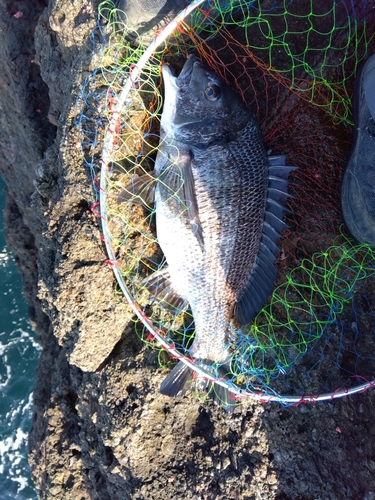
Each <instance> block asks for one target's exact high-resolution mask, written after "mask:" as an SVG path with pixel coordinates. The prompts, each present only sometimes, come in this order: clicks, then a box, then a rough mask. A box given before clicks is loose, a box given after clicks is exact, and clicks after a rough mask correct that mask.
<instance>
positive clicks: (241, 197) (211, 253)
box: [155, 56, 291, 406]
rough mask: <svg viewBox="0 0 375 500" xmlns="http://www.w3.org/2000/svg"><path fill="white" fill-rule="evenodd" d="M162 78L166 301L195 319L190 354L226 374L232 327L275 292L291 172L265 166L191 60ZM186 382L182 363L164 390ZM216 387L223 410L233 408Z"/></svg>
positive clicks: (250, 129)
mask: <svg viewBox="0 0 375 500" xmlns="http://www.w3.org/2000/svg"><path fill="white" fill-rule="evenodd" d="M163 80H164V89H165V90H164V95H165V100H164V108H163V114H162V118H161V141H160V145H159V151H158V155H157V159H156V165H155V177H156V179H157V183H156V189H155V208H156V227H157V237H158V241H159V244H160V246H161V248H162V250H163V252H164V255H165V258H166V261H167V264H168V272H169V274H168V280H169V281H170V283H171V286H172V287H173V293H175V294H176V295H177V296H179V297H181V298H182V299H183V300H184V301H186V302H188V303H189V305H190V308H191V311H192V314H193V317H194V324H195V338H194V342H193V344H192V346H191V356H192V357H194V358H197V359H199V360H200V361H201V362H202V364H203V365H205V366H210V365H222V366H224V371H227V370H228V369H229V367H228V366H227V365H226V363H227V362H228V360H229V358H230V354H229V351H228V340H229V339H228V335H229V332H230V323H231V321H232V320H233V319H236V320H237V322H238V323H239V324H245V323H248V322H250V321H251V319H252V317H253V316H254V314H255V313H256V312H257V311H258V310H259V309H260V308H261V307H262V306H263V304H264V303H265V302H266V300H267V299H268V297H269V295H270V294H271V292H272V288H273V286H274V280H275V274H276V271H275V266H274V262H275V260H276V255H277V253H278V247H277V239H278V237H279V236H280V231H281V230H282V228H283V227H284V225H285V224H284V223H283V222H282V217H283V215H284V213H285V208H284V202H285V200H286V198H287V196H288V195H287V176H288V173H289V171H290V169H291V168H290V167H285V166H283V165H280V166H270V165H269V159H268V156H267V152H266V150H265V147H264V144H263V139H262V136H261V132H260V128H259V125H258V123H257V122H256V119H255V117H254V115H253V114H252V112H251V111H250V110H249V109H248V108H247V107H246V106H245V104H244V103H243V101H242V100H241V98H240V97H239V96H238V95H237V94H236V93H235V92H234V91H233V90H231V89H230V88H229V87H228V86H227V85H226V83H225V82H224V81H223V80H222V79H221V78H219V77H218V76H217V75H216V74H215V73H214V72H213V71H212V70H211V69H209V68H207V67H206V66H205V65H203V64H202V63H201V62H200V61H199V60H198V59H197V58H195V57H194V56H189V58H188V60H187V62H186V63H185V66H184V67H183V69H182V71H181V73H180V75H179V76H178V77H174V76H173V75H172V72H171V70H170V68H169V67H168V66H164V67H163ZM270 193H271V195H270ZM272 193H273V196H272ZM164 277H165V274H164ZM164 288H165V287H164ZM219 374H220V371H219ZM191 376H192V373H191V370H190V369H189V368H188V367H186V366H185V365H184V364H183V363H182V362H180V363H179V364H178V365H177V366H176V367H175V368H174V369H173V370H172V372H171V373H170V374H169V375H168V377H167V378H166V379H165V380H164V381H163V383H162V386H161V392H162V393H164V394H167V395H170V396H174V395H177V394H179V393H180V392H181V391H182V390H183V389H184V386H185V384H186V382H187V380H188V379H189V378H191ZM214 389H215V391H216V396H217V398H218V399H221V400H222V402H223V404H224V406H229V405H230V404H231V403H233V401H232V400H231V396H230V395H229V393H228V391H226V390H224V389H223V388H222V387H219V386H218V387H214Z"/></svg>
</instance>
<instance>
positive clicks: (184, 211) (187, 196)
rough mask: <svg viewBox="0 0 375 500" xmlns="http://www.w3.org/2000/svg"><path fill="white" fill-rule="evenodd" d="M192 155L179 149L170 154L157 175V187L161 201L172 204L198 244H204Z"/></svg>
mask: <svg viewBox="0 0 375 500" xmlns="http://www.w3.org/2000/svg"><path fill="white" fill-rule="evenodd" d="M192 162H193V156H192V153H191V152H190V151H183V150H179V152H178V155H176V157H174V156H172V155H170V156H169V159H168V161H167V163H166V164H165V166H164V167H163V169H162V171H161V173H160V175H159V177H158V183H159V186H158V189H159V191H160V193H161V194H162V199H163V201H168V203H171V204H174V205H175V207H176V210H178V212H179V217H182V218H183V219H184V220H185V221H186V224H187V225H188V226H189V227H190V228H191V230H192V232H193V233H194V235H195V237H196V238H197V240H198V242H199V244H200V245H202V246H203V245H204V240H203V231H202V226H201V222H200V220H199V212H198V203H197V198H196V195H195V185H194V176H193V171H192Z"/></svg>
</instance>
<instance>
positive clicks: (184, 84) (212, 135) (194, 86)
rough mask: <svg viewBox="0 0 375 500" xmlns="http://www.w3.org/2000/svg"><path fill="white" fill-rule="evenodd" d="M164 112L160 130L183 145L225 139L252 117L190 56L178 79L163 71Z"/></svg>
mask: <svg viewBox="0 0 375 500" xmlns="http://www.w3.org/2000/svg"><path fill="white" fill-rule="evenodd" d="M162 73H163V82H164V109H163V115H162V120H161V127H162V129H163V130H164V132H165V133H167V134H168V133H169V134H170V135H171V136H173V137H174V138H175V140H177V141H180V142H183V143H185V144H191V145H194V144H202V145H209V144H210V143H211V142H213V141H220V139H221V138H223V140H225V137H226V136H227V134H229V133H230V134H233V133H235V132H236V131H238V130H242V129H243V128H244V126H245V125H247V123H248V122H249V121H250V120H254V121H255V118H254V116H253V114H252V113H251V111H250V110H249V109H248V108H247V106H246V105H245V104H244V102H243V101H242V99H241V97H240V96H239V95H238V94H236V93H235V92H234V91H233V90H232V89H231V88H230V87H229V86H228V85H227V84H226V83H225V81H224V80H223V79H222V78H221V77H219V76H218V75H217V74H216V73H215V72H214V71H213V70H212V69H210V68H208V67H207V66H206V65H204V64H203V63H201V62H200V61H199V60H198V59H197V58H196V57H195V56H194V55H190V56H189V57H188V59H187V61H186V63H185V65H184V67H183V68H182V70H181V73H180V74H179V76H177V77H176V76H174V75H173V73H172V70H171V68H170V66H168V65H164V66H163V68H162Z"/></svg>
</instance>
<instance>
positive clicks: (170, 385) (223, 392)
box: [160, 361, 236, 411]
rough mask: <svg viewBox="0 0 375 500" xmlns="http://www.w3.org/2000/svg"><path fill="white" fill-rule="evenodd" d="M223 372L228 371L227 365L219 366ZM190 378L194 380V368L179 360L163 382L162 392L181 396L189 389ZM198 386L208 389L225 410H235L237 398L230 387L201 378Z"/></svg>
mask: <svg viewBox="0 0 375 500" xmlns="http://www.w3.org/2000/svg"><path fill="white" fill-rule="evenodd" d="M221 372H225V373H227V372H228V369H227V368H226V365H223V366H222V367H220V368H219V374H220V373H221ZM189 380H190V381H192V380H193V370H192V369H191V368H189V367H188V366H187V365H185V363H183V362H182V361H179V362H178V363H177V365H176V366H175V367H174V368H173V370H172V371H171V372H170V373H169V375H167V377H166V378H165V379H164V380H163V382H162V383H161V386H160V393H161V394H164V395H165V396H170V397H176V396H180V395H182V394H184V393H185V391H186V390H187V387H186V385H187V383H188V382H189ZM198 387H199V389H203V390H205V391H207V392H208V395H209V396H210V397H211V398H212V399H213V401H214V402H215V403H217V404H220V405H222V407H223V408H224V409H225V410H227V411H233V410H234V409H235V407H236V399H235V398H234V397H233V396H232V394H231V393H230V391H229V389H228V388H226V387H223V386H222V385H219V384H216V383H215V382H211V381H210V380H204V379H200V380H199V383H198Z"/></svg>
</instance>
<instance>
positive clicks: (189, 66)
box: [176, 54, 199, 87]
mask: <svg viewBox="0 0 375 500" xmlns="http://www.w3.org/2000/svg"><path fill="white" fill-rule="evenodd" d="M198 62H199V60H198V59H197V58H196V56H195V55H194V54H190V55H189V56H188V57H187V59H186V62H185V64H184V67H183V68H182V70H181V73H180V74H179V75H178V77H177V81H176V83H177V86H178V87H182V85H189V83H190V80H191V76H192V74H193V68H194V65H195V63H198Z"/></svg>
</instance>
